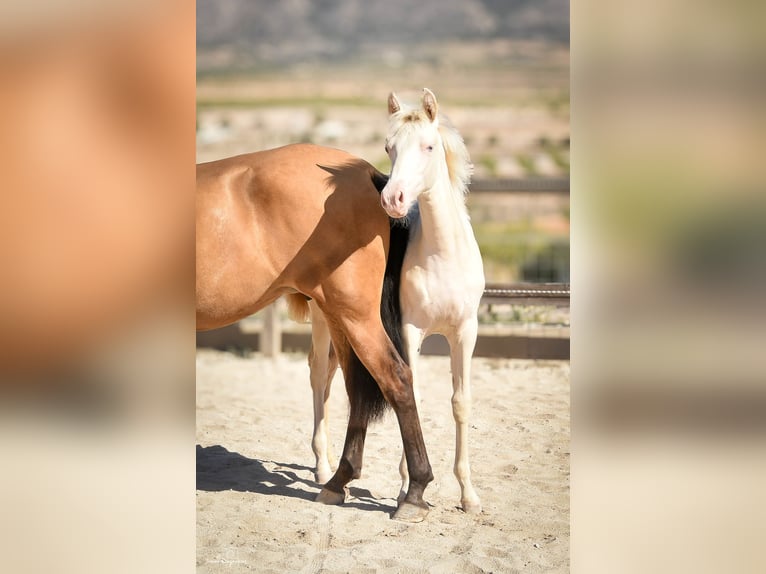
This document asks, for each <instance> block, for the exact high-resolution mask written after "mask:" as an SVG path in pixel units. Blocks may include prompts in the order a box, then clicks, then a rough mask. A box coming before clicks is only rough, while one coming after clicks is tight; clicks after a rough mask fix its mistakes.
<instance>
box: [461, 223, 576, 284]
mask: <svg viewBox="0 0 766 574" xmlns="http://www.w3.org/2000/svg"><path fill="white" fill-rule="evenodd" d="M473 230H474V234H475V235H476V241H477V242H478V243H479V249H480V250H481V254H482V258H483V259H484V262H485V266H489V267H491V268H492V269H494V270H495V271H494V273H491V274H488V277H487V280H488V281H489V282H495V281H507V280H514V281H533V282H557V281H569V237H568V235H560V234H552V233H549V232H546V231H543V230H540V229H539V228H537V227H535V225H534V224H533V223H532V222H531V221H530V220H524V221H517V222H507V221H485V222H473Z"/></svg>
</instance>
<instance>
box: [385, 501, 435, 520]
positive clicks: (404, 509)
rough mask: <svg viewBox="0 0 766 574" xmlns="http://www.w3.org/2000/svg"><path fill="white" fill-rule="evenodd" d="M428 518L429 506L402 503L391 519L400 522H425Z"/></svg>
mask: <svg viewBox="0 0 766 574" xmlns="http://www.w3.org/2000/svg"><path fill="white" fill-rule="evenodd" d="M426 516H428V505H427V504H426V503H425V502H424V503H423V506H419V505H417V504H412V503H411V502H402V503H400V504H399V508H397V509H396V512H394V515H393V516H392V517H391V518H393V519H394V520H398V521H399V522H411V523H414V522H423V520H425V518H426Z"/></svg>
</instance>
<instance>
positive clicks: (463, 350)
mask: <svg viewBox="0 0 766 574" xmlns="http://www.w3.org/2000/svg"><path fill="white" fill-rule="evenodd" d="M477 331H478V324H477V321H476V320H475V319H474V320H472V321H467V322H466V323H464V324H463V326H462V328H461V330H460V331H459V332H458V333H456V334H455V335H454V336H452V337H450V338H449V343H450V360H451V361H450V362H451V367H452V389H453V394H452V414H453V416H454V417H455V467H454V472H455V476H456V477H457V480H458V483H460V492H461V496H460V502H461V505H462V507H463V510H464V511H465V512H468V513H471V514H478V513H480V512H481V501H480V500H479V496H478V495H477V494H476V491H475V490H474V488H473V485H472V484H471V466H470V464H469V462H468V419H469V418H470V416H471V357H472V356H473V350H474V347H475V346H476V335H477Z"/></svg>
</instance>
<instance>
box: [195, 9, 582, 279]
mask: <svg viewBox="0 0 766 574" xmlns="http://www.w3.org/2000/svg"><path fill="white" fill-rule="evenodd" d="M197 46H198V48H197V72H198V75H197V161H199V162H204V161H209V160H214V159H218V158H222V157H228V156H233V155H237V154H240V153H247V152H252V151H256V150H262V149H269V148H274V147H278V146H281V145H285V144H289V143H294V142H312V143H316V144H321V145H327V146H332V147H338V148H341V149H344V150H346V151H348V152H350V153H352V154H354V155H357V156H359V157H362V158H364V159H366V160H367V161H370V162H371V163H373V164H374V165H376V166H377V167H378V168H379V169H381V170H382V171H384V172H388V171H389V169H390V162H389V159H388V156H387V155H386V153H385V152H384V149H383V147H384V141H385V138H386V129H387V111H386V98H387V96H388V93H389V92H390V91H395V92H397V94H399V95H400V97H402V99H404V100H405V101H411V102H412V101H414V102H417V101H418V99H419V98H420V95H421V91H422V88H423V87H428V88H430V89H432V90H433V91H434V92H435V93H436V96H437V98H438V101H439V104H440V106H441V110H442V111H443V112H444V113H446V114H447V115H448V116H449V117H450V119H451V120H452V122H453V123H454V125H455V126H456V127H457V128H458V130H459V131H460V133H461V135H462V136H463V138H464V139H465V142H466V145H467V147H468V150H469V153H470V155H471V159H472V161H473V163H474V166H475V172H474V180H481V179H484V180H487V179H502V178H530V177H531V178H534V177H541V176H542V177H546V176H548V177H567V176H568V174H569V133H570V131H569V130H570V118H569V6H568V2H567V0H507V1H503V0H464V1H460V2H455V1H451V0H448V1H444V0H442V1H440V0H420V1H419V2H414V3H411V2H404V1H403V0H367V1H364V2H362V1H360V0H317V1H309V0H285V1H281V2H277V1H276V0H226V1H218V2H213V1H207V2H198V3H197ZM472 195H473V194H472ZM506 204H507V205H506ZM501 206H502V209H501V208H500V207H501ZM469 209H470V210H471V212H472V213H471V215H472V221H473V225H474V229H475V231H476V233H477V236H478V237H479V240H480V243H481V248H482V253H483V254H484V261H485V272H486V276H487V278H488V279H489V280H490V281H515V280H540V281H550V280H567V279H568V253H569V252H568V234H569V210H568V196H564V197H563V198H562V197H556V198H550V197H549V198H540V197H538V196H535V197H534V198H533V197H531V196H530V197H526V198H520V197H519V196H518V195H516V196H514V198H505V197H502V195H501V194H493V195H492V196H491V197H490V196H488V195H484V196H482V197H478V196H476V197H471V198H470V199H469ZM562 258H563V260H564V261H565V263H564V264H563V265H559V264H558V263H557V264H556V266H557V268H558V267H562V268H563V269H564V272H563V273H559V274H558V275H556V276H547V275H545V274H541V273H537V274H534V273H530V272H528V271H526V270H528V269H540V268H549V267H551V264H549V263H546V261H554V260H555V261H556V262H558V261H560V260H562Z"/></svg>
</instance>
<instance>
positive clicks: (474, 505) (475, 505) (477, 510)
mask: <svg viewBox="0 0 766 574" xmlns="http://www.w3.org/2000/svg"><path fill="white" fill-rule="evenodd" d="M461 506H462V507H463V512H465V513H466V514H481V502H480V501H479V500H478V499H477V500H473V501H469V500H463V501H462V502H461Z"/></svg>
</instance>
